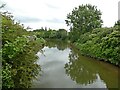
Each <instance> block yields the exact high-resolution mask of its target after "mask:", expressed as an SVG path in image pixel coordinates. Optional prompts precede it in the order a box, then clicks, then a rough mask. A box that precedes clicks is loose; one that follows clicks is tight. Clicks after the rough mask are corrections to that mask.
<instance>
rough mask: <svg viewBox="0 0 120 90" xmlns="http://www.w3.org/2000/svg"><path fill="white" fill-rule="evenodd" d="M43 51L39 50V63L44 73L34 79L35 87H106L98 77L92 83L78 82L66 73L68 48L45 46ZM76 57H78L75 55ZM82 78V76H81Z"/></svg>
mask: <svg viewBox="0 0 120 90" xmlns="http://www.w3.org/2000/svg"><path fill="white" fill-rule="evenodd" d="M42 50H43V53H41V52H38V53H37V56H38V57H39V60H38V62H37V63H38V64H40V65H41V68H42V74H41V76H40V77H39V76H38V77H37V78H38V80H34V83H33V87H36V88H106V85H105V83H104V82H103V81H102V80H101V79H100V76H99V74H96V76H97V78H96V79H95V80H94V81H93V82H91V83H90V82H88V83H90V84H77V83H76V81H73V80H72V79H71V77H70V76H68V75H67V74H66V71H65V68H64V67H65V64H66V63H68V62H69V54H70V53H71V50H70V49H69V48H66V49H64V50H58V49H57V48H56V47H55V48H48V47H44V48H43V49H42ZM75 58H76V57H75ZM81 78H82V77H81Z"/></svg>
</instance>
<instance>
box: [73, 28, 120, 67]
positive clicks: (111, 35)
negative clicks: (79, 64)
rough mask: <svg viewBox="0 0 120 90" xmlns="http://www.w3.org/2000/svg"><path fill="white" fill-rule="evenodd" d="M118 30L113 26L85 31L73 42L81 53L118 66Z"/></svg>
mask: <svg viewBox="0 0 120 90" xmlns="http://www.w3.org/2000/svg"><path fill="white" fill-rule="evenodd" d="M119 44H120V31H119V29H118V28H117V27H114V28H99V29H95V30H93V31H92V32H88V33H85V34H83V35H81V36H80V39H79V40H78V41H77V42H75V43H74V45H75V46H76V48H78V49H79V50H80V52H81V54H82V55H85V56H89V57H92V58H96V59H97V60H102V61H106V62H109V63H111V64H114V65H116V66H118V67H120V65H119V63H120V46H119Z"/></svg>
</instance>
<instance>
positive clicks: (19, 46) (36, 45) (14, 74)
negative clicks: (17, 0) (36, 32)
mask: <svg viewBox="0 0 120 90" xmlns="http://www.w3.org/2000/svg"><path fill="white" fill-rule="evenodd" d="M1 17H2V49H1V51H2V88H3V89H7V88H28V87H30V86H31V82H32V79H33V78H35V76H36V75H37V74H38V72H39V70H40V66H39V65H38V64H36V63H35V62H36V60H37V56H36V55H35V54H36V53H37V52H38V51H39V50H40V48H42V47H43V44H44V43H45V41H44V39H42V38H36V36H33V35H32V34H31V33H30V32H28V31H27V30H26V29H24V26H23V25H21V24H20V23H17V22H15V21H14V20H13V18H12V17H13V16H12V15H11V14H8V13H7V12H4V13H1Z"/></svg>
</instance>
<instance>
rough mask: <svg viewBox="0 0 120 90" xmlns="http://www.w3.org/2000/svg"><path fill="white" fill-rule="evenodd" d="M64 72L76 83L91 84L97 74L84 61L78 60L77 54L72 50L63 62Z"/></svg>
mask: <svg viewBox="0 0 120 90" xmlns="http://www.w3.org/2000/svg"><path fill="white" fill-rule="evenodd" d="M65 70H66V74H67V75H69V76H70V77H71V79H72V80H74V81H76V83H78V84H85V85H87V84H91V83H93V82H94V81H95V80H96V78H97V76H96V72H94V71H93V70H92V69H91V68H88V67H86V65H85V63H83V62H82V61H81V60H79V56H78V55H76V54H75V53H74V52H73V51H71V53H70V54H69V62H68V63H66V64H65Z"/></svg>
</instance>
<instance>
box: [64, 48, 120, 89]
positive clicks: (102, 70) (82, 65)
mask: <svg viewBox="0 0 120 90" xmlns="http://www.w3.org/2000/svg"><path fill="white" fill-rule="evenodd" d="M64 68H65V71H66V74H67V75H68V76H70V77H71V79H72V80H73V81H75V82H76V83H78V84H82V85H83V84H84V85H87V84H92V83H93V82H96V80H97V79H98V75H99V77H100V81H101V82H102V83H103V84H104V85H106V87H107V88H118V79H119V78H118V70H119V68H118V67H116V66H113V65H111V64H108V63H106V62H102V61H97V60H94V59H93V58H89V57H85V56H82V55H81V54H80V52H78V50H76V49H75V48H74V47H72V48H71V53H70V54H69V62H68V63H66V64H65V67H64ZM101 87H102V86H101Z"/></svg>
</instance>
